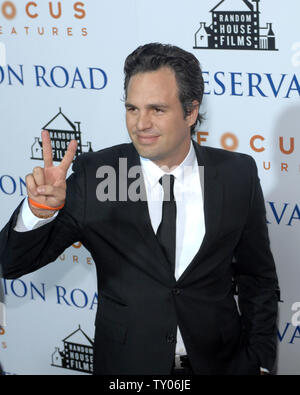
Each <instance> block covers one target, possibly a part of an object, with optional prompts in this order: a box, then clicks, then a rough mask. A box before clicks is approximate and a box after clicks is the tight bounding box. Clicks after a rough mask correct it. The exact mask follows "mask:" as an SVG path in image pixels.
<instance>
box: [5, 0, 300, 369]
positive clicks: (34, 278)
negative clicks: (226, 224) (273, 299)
mask: <svg viewBox="0 0 300 395" xmlns="http://www.w3.org/2000/svg"><path fill="white" fill-rule="evenodd" d="M299 14H300V3H299V0H289V1H287V2H279V1H276V2H274V1H273V0H261V1H259V0H252V1H251V0H223V1H220V0H206V1H202V0H201V1H200V0H187V1H181V0H164V1H161V0H152V1H149V0H99V1H95V0H82V1H75V0H62V1H57V0H52V1H45V0H35V1H26V0H10V1H0V64H1V67H0V137H1V141H0V199H1V200H0V202H1V210H0V227H1V228H2V227H3V226H4V225H5V224H6V222H7V221H8V220H9V218H10V215H11V214H12V212H13V210H14V209H15V208H16V206H17V205H18V204H19V203H20V202H21V200H22V199H24V198H25V196H26V188H25V176H26V174H28V173H30V172H31V171H32V169H33V167H35V166H43V162H42V152H41V151H42V150H41V130H42V129H47V130H49V132H50V134H51V138H52V141H53V156H54V160H55V161H56V163H57V164H58V163H59V161H61V159H62V157H63V155H64V152H65V149H66V146H67V144H68V141H69V139H70V137H71V138H76V139H78V141H79V149H78V154H80V153H83V152H88V151H96V150H99V149H102V148H105V147H109V146H111V145H115V144H119V143H124V142H129V138H128V135H127V131H126V127H125V111H124V102H123V64H124V60H125V58H126V56H127V55H128V54H129V53H130V52H132V51H133V50H134V49H135V48H136V47H137V46H139V45H142V44H145V43H148V42H162V43H171V44H174V45H177V46H180V47H182V48H184V49H186V50H188V51H190V52H192V53H193V54H194V55H196V57H197V58H198V59H199V61H200V63H201V65H202V69H203V75H204V80H205V98H204V103H203V106H202V109H201V110H202V112H203V113H204V114H205V121H204V123H203V124H202V125H201V126H200V128H199V130H198V132H197V134H196V137H195V138H196V139H197V140H198V142H199V143H200V144H203V145H209V146H214V147H218V148H225V149H228V150H232V151H240V152H244V153H247V154H250V155H252V156H253V157H254V158H255V160H256V162H257V166H258V171H259V176H260V179H261V183H262V187H263V191H264V195H265V201H266V209H267V220H268V226H269V232H270V239H271V247H272V251H273V254H274V257H275V261H276V265H277V271H278V276H279V280H280V286H281V303H280V314H279V320H278V361H277V374H279V375H285V374H300V365H299V357H300V290H299V289H300V288H299V282H300V265H299V255H300V247H299V246H300V242H299V241H300V205H299V204H300V187H299V185H300V100H299V96H300V33H299ZM1 282H2V286H3V293H4V297H5V304H6V309H5V310H4V309H3V304H2V303H1V300H0V306H1V315H2V317H3V316H4V321H5V322H4V324H5V326H4V327H3V328H2V329H1V330H0V361H1V364H2V365H3V368H4V370H5V372H6V373H7V374H49V375H50V374H58V375H71V374H90V373H91V372H92V367H93V353H92V347H93V341H94V339H93V336H94V319H95V312H96V309H97V304H98V294H97V288H96V271H95V264H94V262H93V259H92V258H91V256H90V254H89V252H88V251H87V250H85V249H84V248H83V247H82V246H81V244H80V243H79V242H78V243H75V244H74V245H72V246H71V247H70V248H68V249H67V250H66V251H65V252H64V253H63V254H62V255H61V256H60V257H59V258H58V259H57V260H56V262H54V263H51V264H50V265H48V266H46V267H45V268H43V269H41V270H39V271H38V272H36V273H33V274H30V275H26V276H24V277H22V278H19V279H16V280H3V279H2V280H1ZM220 325H222V323H220Z"/></svg>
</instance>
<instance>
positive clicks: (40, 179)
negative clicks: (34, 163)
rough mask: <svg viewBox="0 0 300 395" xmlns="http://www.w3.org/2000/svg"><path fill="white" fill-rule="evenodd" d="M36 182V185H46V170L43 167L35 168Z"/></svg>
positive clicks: (33, 172)
mask: <svg viewBox="0 0 300 395" xmlns="http://www.w3.org/2000/svg"><path fill="white" fill-rule="evenodd" d="M32 174H33V177H34V181H35V183H36V185H44V184H45V175H44V169H42V168H41V167H35V168H34V169H33V171H32Z"/></svg>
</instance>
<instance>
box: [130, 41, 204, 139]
mask: <svg viewBox="0 0 300 395" xmlns="http://www.w3.org/2000/svg"><path fill="white" fill-rule="evenodd" d="M162 67H169V68H170V69H172V70H173V71H174V73H175V77H176V81H177V85H178V92H179V100H180V102H181V105H182V109H183V114H184V117H186V116H187V115H188V114H190V112H191V110H192V109H193V101H194V100H197V101H198V102H199V105H201V103H202V99H203V92H204V81H203V76H202V71H201V67H200V63H199V61H198V59H197V58H196V57H195V56H194V55H193V54H191V53H190V52H187V51H185V50H183V49H181V48H179V47H176V46H174V45H170V44H160V43H151V44H146V45H143V46H140V47H138V48H137V49H136V50H135V51H133V52H132V53H131V54H130V55H128V57H127V58H126V60H125V64H124V73H125V80H124V91H125V99H127V88H128V84H129V80H130V78H131V77H132V76H134V75H135V74H137V73H144V72H148V71H156V70H158V69H160V68H162ZM202 121H203V115H201V114H200V113H199V114H198V117H197V121H196V122H195V123H194V124H193V125H192V126H191V134H193V133H194V132H195V127H196V125H197V124H199V125H200V124H201V122H202Z"/></svg>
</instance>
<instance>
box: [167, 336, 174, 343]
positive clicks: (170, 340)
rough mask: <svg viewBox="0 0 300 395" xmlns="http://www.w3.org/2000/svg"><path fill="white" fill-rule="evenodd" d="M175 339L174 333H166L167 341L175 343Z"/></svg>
mask: <svg viewBox="0 0 300 395" xmlns="http://www.w3.org/2000/svg"><path fill="white" fill-rule="evenodd" d="M175 340H176V339H175V336H174V335H167V343H175Z"/></svg>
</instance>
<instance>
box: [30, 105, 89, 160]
mask: <svg viewBox="0 0 300 395" xmlns="http://www.w3.org/2000/svg"><path fill="white" fill-rule="evenodd" d="M80 124H81V123H80V122H71V121H70V120H69V119H68V118H67V117H66V116H65V115H64V114H63V113H62V111H61V108H59V112H58V113H57V114H56V115H55V116H54V117H53V118H52V119H51V120H50V121H49V122H48V123H47V124H46V125H45V126H44V127H43V128H42V129H43V130H47V131H48V132H49V135H50V139H51V144H52V152H53V161H54V162H61V161H62V159H63V157H64V155H65V153H66V150H67V148H68V145H69V142H70V141H71V140H76V141H77V143H78V146H77V151H76V157H77V156H79V155H80V154H82V153H84V152H93V150H92V143H91V142H90V141H88V142H87V144H82V138H81V135H82V132H81V128H80ZM31 159H35V160H43V148H42V140H41V139H40V137H35V141H34V143H33V145H32V146H31Z"/></svg>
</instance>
